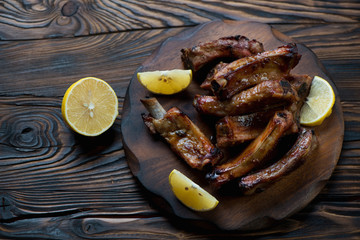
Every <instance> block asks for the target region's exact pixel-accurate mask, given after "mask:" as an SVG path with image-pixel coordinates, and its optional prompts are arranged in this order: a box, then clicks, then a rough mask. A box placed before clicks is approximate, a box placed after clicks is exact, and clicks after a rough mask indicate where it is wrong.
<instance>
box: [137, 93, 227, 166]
mask: <svg viewBox="0 0 360 240" xmlns="http://www.w3.org/2000/svg"><path fill="white" fill-rule="evenodd" d="M141 102H142V103H143V104H144V106H145V107H146V108H147V110H148V111H149V112H150V115H146V114H143V115H142V117H143V120H144V123H145V125H146V126H147V127H148V128H149V130H150V132H151V133H153V134H155V133H158V134H160V135H161V136H162V137H163V138H164V139H165V140H166V141H167V142H168V143H169V145H170V147H171V149H172V150H173V151H174V152H175V153H176V154H177V155H178V156H180V157H181V158H182V159H184V160H185V162H186V163H187V164H188V165H189V166H190V167H192V168H196V169H199V170H202V169H203V168H204V166H206V165H208V164H210V165H215V164H216V163H217V162H218V161H219V160H220V159H221V158H222V152H221V151H220V150H219V149H218V148H216V147H215V146H214V145H213V144H212V143H211V142H210V140H209V139H208V138H207V137H206V136H205V135H204V134H203V133H202V132H201V130H200V129H199V128H198V127H197V126H196V125H195V124H194V123H193V122H192V121H191V120H190V118H189V117H188V116H187V115H186V114H184V113H183V112H181V111H180V110H179V109H178V108H176V107H173V108H171V109H169V110H168V111H167V112H166V111H165V110H164V108H163V107H162V106H161V105H160V103H159V102H158V101H157V99H156V98H147V99H141Z"/></svg>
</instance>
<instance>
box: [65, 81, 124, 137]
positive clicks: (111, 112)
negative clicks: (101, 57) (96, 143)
mask: <svg viewBox="0 0 360 240" xmlns="http://www.w3.org/2000/svg"><path fill="white" fill-rule="evenodd" d="M61 113H62V116H63V118H64V120H65V122H66V123H67V124H68V125H69V126H70V127H71V128H72V129H73V130H74V131H75V132H77V133H79V134H82V135H84V136H98V135H100V134H101V133H103V132H105V131H106V130H108V129H109V128H110V127H111V126H112V125H113V123H114V121H115V119H116V117H117V115H118V114H119V110H118V98H117V96H116V94H115V92H114V90H113V89H112V88H111V87H110V85H109V84H107V83H106V82H105V81H103V80H101V79H99V78H95V77H86V78H82V79H80V80H79V81H77V82H75V83H74V84H72V85H71V86H70V87H69V88H68V89H67V90H66V92H65V95H64V97H63V101H62V105H61Z"/></svg>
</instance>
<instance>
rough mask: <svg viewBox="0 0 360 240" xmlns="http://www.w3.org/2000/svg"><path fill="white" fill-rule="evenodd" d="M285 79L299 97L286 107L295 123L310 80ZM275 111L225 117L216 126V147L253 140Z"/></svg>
mask: <svg viewBox="0 0 360 240" xmlns="http://www.w3.org/2000/svg"><path fill="white" fill-rule="evenodd" d="M286 79H287V80H288V81H289V82H290V84H291V85H292V87H293V88H294V90H295V91H296V93H297V95H298V96H299V100H298V101H296V102H294V103H293V104H292V106H289V107H288V109H289V110H292V112H293V113H294V117H295V119H296V121H298V120H299V115H300V110H301V107H302V105H303V104H304V102H305V100H306V97H307V95H308V94H309V91H310V86H311V82H312V78H311V77H310V76H309V75H293V76H288V77H287V78H286ZM277 110H279V109H276V108H275V109H270V110H268V111H262V112H257V113H253V114H248V115H241V116H226V117H224V118H222V119H220V120H219V121H218V122H217V124H216V141H217V146H218V147H220V148H223V147H231V146H235V145H239V144H241V143H244V142H246V141H250V140H253V139H255V138H256V137H257V136H259V135H260V133H261V132H262V131H263V129H264V128H265V126H266V124H267V122H268V121H269V120H270V118H271V117H272V116H273V115H274V113H275V111H277ZM296 131H297V129H292V130H291V131H288V133H289V134H290V133H293V132H296Z"/></svg>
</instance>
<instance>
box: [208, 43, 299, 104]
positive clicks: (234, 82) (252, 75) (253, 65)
mask: <svg viewBox="0 0 360 240" xmlns="http://www.w3.org/2000/svg"><path fill="white" fill-rule="evenodd" d="M300 57H301V55H300V54H299V53H298V50H297V47H296V45H295V44H289V45H285V46H282V47H279V48H277V49H275V50H272V51H266V52H263V53H260V54H258V55H254V56H249V57H244V58H241V59H238V60H236V61H234V62H231V63H230V64H228V65H226V66H225V67H223V68H221V69H220V70H218V71H217V73H216V74H214V75H213V77H212V78H207V80H206V82H205V83H204V84H207V85H209V82H211V86H212V90H213V92H214V94H215V95H216V96H218V97H219V98H220V99H229V98H231V97H232V96H233V95H235V94H236V93H238V92H240V91H242V90H244V89H247V88H249V87H252V86H254V85H256V84H259V83H261V82H263V81H267V80H278V79H282V78H283V77H285V76H287V75H288V74H289V72H290V70H291V69H293V68H294V67H295V66H296V65H297V64H298V62H299V60H300Z"/></svg>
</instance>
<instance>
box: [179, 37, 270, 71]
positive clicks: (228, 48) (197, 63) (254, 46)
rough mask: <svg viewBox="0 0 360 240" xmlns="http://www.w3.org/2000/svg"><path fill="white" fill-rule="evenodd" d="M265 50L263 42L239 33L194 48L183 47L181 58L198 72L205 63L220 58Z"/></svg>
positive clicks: (236, 56) (235, 56) (187, 66)
mask: <svg viewBox="0 0 360 240" xmlns="http://www.w3.org/2000/svg"><path fill="white" fill-rule="evenodd" d="M263 51H264V48H263V45H262V43H260V42H258V41H256V40H249V39H248V38H247V37H244V36H240V35H237V36H231V37H223V38H219V39H217V40H214V41H208V42H203V43H200V44H198V45H197V46H194V47H192V48H184V49H181V52H182V55H181V59H182V61H183V63H184V66H185V68H189V69H191V70H193V72H196V71H198V70H200V69H201V68H202V67H204V66H205V65H207V64H210V63H213V62H214V61H217V60H220V59H226V58H228V59H229V58H230V59H232V60H234V59H238V58H242V57H246V56H250V55H254V54H258V53H260V52H263Z"/></svg>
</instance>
